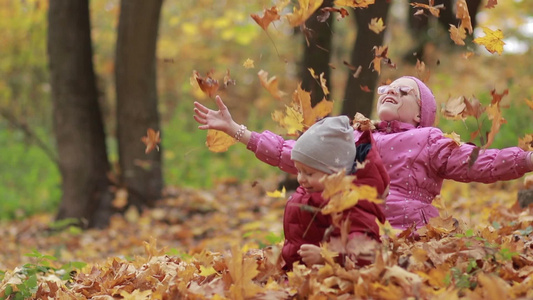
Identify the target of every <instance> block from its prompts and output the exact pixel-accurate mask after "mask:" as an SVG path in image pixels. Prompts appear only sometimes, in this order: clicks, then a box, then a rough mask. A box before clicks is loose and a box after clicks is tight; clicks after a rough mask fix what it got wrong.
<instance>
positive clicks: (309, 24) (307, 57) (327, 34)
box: [300, 0, 334, 105]
mask: <svg viewBox="0 0 533 300" xmlns="http://www.w3.org/2000/svg"><path fill="white" fill-rule="evenodd" d="M332 6H333V0H325V1H324V2H323V3H322V5H321V6H320V8H319V9H318V10H317V11H315V12H314V13H313V15H312V16H311V17H310V18H309V19H307V21H305V28H306V29H305V32H306V40H305V46H304V52H303V61H302V64H301V68H300V78H301V79H302V89H304V90H306V91H310V92H311V104H312V105H315V104H317V103H318V102H320V101H322V99H323V98H324V96H325V95H324V91H323V90H322V88H321V87H320V84H319V83H317V80H316V79H315V78H313V76H311V73H310V72H309V69H313V70H314V71H315V74H316V75H320V74H321V73H324V79H326V82H328V83H330V82H331V81H330V79H331V69H330V67H329V62H330V59H331V49H332V37H333V24H334V23H333V19H334V18H333V17H330V18H328V19H327V20H326V22H321V21H319V20H318V19H317V17H318V16H319V15H320V14H322V11H321V9H322V8H324V7H332Z"/></svg>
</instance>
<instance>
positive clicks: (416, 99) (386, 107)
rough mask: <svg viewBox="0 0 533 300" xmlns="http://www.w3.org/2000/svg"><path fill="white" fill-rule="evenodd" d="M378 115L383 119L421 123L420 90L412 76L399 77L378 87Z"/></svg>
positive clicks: (414, 123)
mask: <svg viewBox="0 0 533 300" xmlns="http://www.w3.org/2000/svg"><path fill="white" fill-rule="evenodd" d="M378 94H379V98H378V104H377V111H378V117H379V119H380V120H382V121H394V120H396V121H400V122H404V123H409V124H413V125H415V126H416V125H418V123H420V91H419V90H418V85H417V84H416V82H415V81H414V80H412V79H410V78H398V79H396V80H395V81H393V82H392V83H391V84H390V85H385V86H380V87H378Z"/></svg>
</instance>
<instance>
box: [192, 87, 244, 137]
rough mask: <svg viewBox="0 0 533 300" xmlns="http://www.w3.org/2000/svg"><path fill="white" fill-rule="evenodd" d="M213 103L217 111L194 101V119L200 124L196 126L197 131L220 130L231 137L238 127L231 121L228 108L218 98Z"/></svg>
mask: <svg viewBox="0 0 533 300" xmlns="http://www.w3.org/2000/svg"><path fill="white" fill-rule="evenodd" d="M215 102H216V104H217V106H218V110H217V111H214V110H212V109H209V108H207V107H206V106H204V105H202V104H200V103H198V102H196V101H195V102H194V113H195V115H194V119H195V120H196V122H198V123H200V124H202V125H200V126H198V129H203V130H206V129H214V130H220V131H222V132H225V133H226V134H228V135H230V136H233V135H234V134H235V132H236V131H237V130H238V128H239V125H238V124H237V123H235V122H234V121H233V118H232V117H231V114H230V112H229V110H228V108H227V107H226V105H225V104H224V102H222V99H221V98H220V96H216V97H215ZM235 128H236V129H235Z"/></svg>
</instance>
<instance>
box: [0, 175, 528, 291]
mask: <svg viewBox="0 0 533 300" xmlns="http://www.w3.org/2000/svg"><path fill="white" fill-rule="evenodd" d="M278 179H279V178H273V179H272V180H265V181H264V182H262V183H257V182H256V183H254V184H242V185H236V184H232V183H225V184H220V185H219V186H217V187H216V188H214V189H213V190H209V191H205V190H195V189H177V188H174V189H171V188H169V189H167V191H166V194H167V195H166V197H165V198H164V199H163V200H161V202H160V203H159V204H158V205H157V207H156V208H154V209H150V210H145V211H143V212H142V213H140V214H139V213H138V212H137V211H136V210H131V211H127V212H126V214H125V215H124V216H118V215H117V216H114V217H113V218H112V219H111V224H110V226H109V228H107V229H104V230H96V229H91V230H85V231H81V230H74V228H72V227H70V228H69V227H67V228H63V229H56V228H54V226H52V224H54V223H53V221H52V219H51V216H50V215H39V216H34V217H31V218H28V219H25V220H20V221H13V222H4V223H2V224H1V225H2V226H0V235H1V236H2V242H3V246H2V250H1V252H2V253H1V254H2V255H1V257H2V261H0V270H3V272H0V278H1V279H2V280H0V298H3V297H6V294H8V292H9V293H11V295H14V293H16V292H17V291H19V292H20V291H22V290H23V289H24V288H25V284H26V285H28V284H29V282H30V281H29V278H31V277H29V275H28V273H27V272H26V271H24V270H25V267H24V266H26V269H27V266H28V264H33V266H42V265H46V264H44V263H43V262H42V261H41V262H38V261H35V259H36V258H35V257H32V255H30V256H26V255H25V254H27V253H36V252H38V253H42V254H43V257H45V258H46V257H47V256H50V257H54V258H57V260H55V259H53V260H52V259H50V261H49V264H48V265H47V266H50V267H53V268H54V269H53V270H48V271H47V270H46V269H42V267H41V269H38V270H39V272H37V274H36V276H35V277H33V278H35V281H36V282H35V288H34V289H33V290H31V293H32V294H31V298H34V299H303V298H306V299H307V298H309V299H331V298H340V299H353V298H364V299H368V298H373V299H398V298H400V299H405V298H409V297H412V298H418V299H428V298H432V299H433V298H434V299H458V298H465V299H512V298H531V297H533V241H532V239H531V236H532V232H533V226H532V224H533V208H529V209H528V208H525V209H521V208H519V207H517V206H516V205H513V204H514V203H515V202H516V193H510V192H509V191H512V190H517V189H518V183H514V182H508V183H499V184H495V185H482V184H471V185H465V184H458V183H453V182H449V183H446V184H445V186H444V188H443V193H442V198H445V199H447V201H443V200H442V199H436V200H435V202H434V204H435V206H437V207H438V208H439V210H440V213H441V216H440V217H437V218H434V219H432V220H431V221H430V223H429V224H428V225H427V226H426V227H423V228H421V229H419V230H418V232H417V234H418V235H419V237H418V238H415V236H416V235H413V234H412V232H410V229H409V230H407V231H404V232H403V233H400V234H398V233H397V232H396V231H395V230H392V228H390V225H387V224H384V225H382V231H383V243H382V244H381V245H378V246H377V247H376V246H374V248H371V249H370V250H372V252H371V253H372V254H373V256H374V259H375V262H374V263H373V264H371V265H369V266H366V267H363V268H356V267H354V266H353V265H349V264H347V265H344V266H341V265H339V264H337V263H336V262H335V261H336V260H334V259H333V257H334V255H335V253H334V251H330V250H328V248H326V247H325V246H324V247H323V249H322V250H323V251H322V252H321V253H322V255H323V256H324V258H325V261H326V264H325V265H320V266H314V267H311V268H308V267H306V266H304V265H296V267H295V268H294V270H293V271H291V272H288V273H284V272H283V271H281V268H280V264H281V261H280V248H281V243H282V216H283V209H284V204H285V201H286V200H285V198H283V197H281V198H280V197H277V196H276V195H277V194H278V193H273V192H272V191H273V190H275V186H276V182H277V180H278ZM267 194H269V195H271V196H272V195H274V196H273V197H271V196H268V195H267ZM289 194H290V191H287V195H286V196H287V197H288V196H289ZM357 247H363V246H362V244H358V245H357ZM366 250H369V249H368V248H367V249H366ZM33 256H35V255H33ZM69 262H71V263H73V262H83V263H85V264H86V265H85V266H81V267H79V268H73V269H72V270H70V275H71V276H66V277H65V274H64V272H61V271H63V269H61V268H60V266H62V265H65V264H67V263H69ZM74 265H75V264H74ZM54 270H56V271H54ZM57 270H58V271H57ZM67 275H68V274H67ZM69 277H71V279H69Z"/></svg>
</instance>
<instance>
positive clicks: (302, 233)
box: [282, 116, 389, 269]
mask: <svg viewBox="0 0 533 300" xmlns="http://www.w3.org/2000/svg"><path fill="white" fill-rule="evenodd" d="M291 159H292V160H293V161H294V165H295V167H296V169H297V170H298V178H297V179H298V183H299V184H300V186H299V187H298V188H297V189H296V192H295V193H294V194H293V195H292V196H291V197H290V198H289V201H288V202H287V205H286V207H285V214H284V218H283V228H284V233H285V243H284V245H283V249H282V257H283V259H284V261H285V266H284V268H285V269H291V268H292V265H293V263H294V262H296V261H299V262H303V263H305V264H306V265H313V264H318V263H321V262H322V257H321V255H320V247H319V245H320V243H321V242H324V241H328V240H329V239H330V238H338V237H340V229H339V228H334V230H333V231H332V232H331V234H327V233H326V232H327V230H328V228H330V227H331V226H332V224H333V221H332V217H331V215H324V214H322V213H320V212H313V211H312V210H311V211H310V210H307V209H302V205H305V206H311V207H315V208H322V207H324V206H325V205H326V204H327V199H324V198H323V197H322V192H323V191H324V184H323V180H322V179H323V178H324V176H326V175H331V174H334V173H337V172H339V171H345V172H346V174H353V173H354V172H355V175H356V180H355V181H354V183H356V184H358V185H370V186H373V187H375V188H376V190H377V192H378V194H380V195H382V194H383V193H384V191H385V190H386V188H387V186H388V184H389V177H388V175H387V172H386V170H385V168H384V166H383V165H382V163H381V158H380V156H379V155H378V154H377V152H376V150H375V149H374V148H373V147H372V137H371V135H370V132H368V133H367V134H366V135H364V136H362V137H361V138H360V139H359V141H357V143H356V142H355V141H354V138H353V128H352V126H351V125H350V120H349V119H348V117H346V116H338V117H329V118H325V119H322V120H320V121H318V122H317V123H315V124H314V125H313V126H311V127H310V128H309V129H308V130H307V131H306V132H305V133H304V134H303V135H302V136H300V137H299V138H298V140H297V141H296V142H295V144H294V148H293V150H292V152H291ZM356 161H359V162H360V163H362V162H363V161H367V162H366V163H365V165H364V167H363V168H361V169H357V168H356V167H355V166H356ZM342 218H343V219H349V221H350V229H349V237H350V238H353V237H355V236H358V235H364V236H367V237H368V238H370V239H373V240H376V241H379V227H378V225H377V223H376V219H377V220H379V221H380V222H381V223H383V222H385V216H384V214H383V212H382V210H381V208H380V207H379V206H378V205H376V204H375V203H372V202H369V201H366V200H360V201H359V202H358V203H357V204H356V205H355V206H352V207H350V208H348V209H346V210H345V211H344V212H343V216H342Z"/></svg>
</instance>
